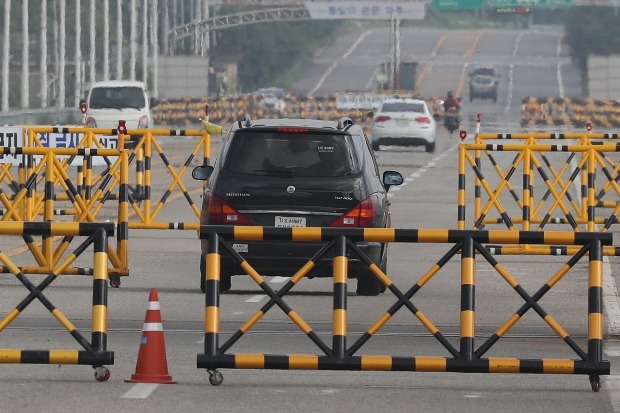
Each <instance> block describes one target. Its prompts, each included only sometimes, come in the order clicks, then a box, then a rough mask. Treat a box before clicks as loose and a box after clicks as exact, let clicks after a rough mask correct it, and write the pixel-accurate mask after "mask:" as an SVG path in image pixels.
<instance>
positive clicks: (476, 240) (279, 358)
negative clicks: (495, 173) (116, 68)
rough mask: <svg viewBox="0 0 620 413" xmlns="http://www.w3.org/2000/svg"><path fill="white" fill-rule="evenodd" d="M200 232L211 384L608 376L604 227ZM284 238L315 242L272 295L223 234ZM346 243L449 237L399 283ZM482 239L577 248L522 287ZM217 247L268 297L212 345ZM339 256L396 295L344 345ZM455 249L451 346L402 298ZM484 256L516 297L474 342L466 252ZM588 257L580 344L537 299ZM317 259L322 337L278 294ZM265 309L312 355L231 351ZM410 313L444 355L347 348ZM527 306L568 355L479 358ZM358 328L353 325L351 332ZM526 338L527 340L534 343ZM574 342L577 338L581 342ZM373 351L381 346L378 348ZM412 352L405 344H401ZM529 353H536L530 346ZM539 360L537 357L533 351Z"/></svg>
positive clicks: (472, 259)
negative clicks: (277, 377)
mask: <svg viewBox="0 0 620 413" xmlns="http://www.w3.org/2000/svg"><path fill="white" fill-rule="evenodd" d="M200 238H201V239H207V240H208V254H207V275H206V277H207V278H206V291H205V304H206V306H205V344H204V353H203V354H198V356H197V367H198V368H204V369H207V370H208V372H209V376H210V377H209V381H210V382H211V384H214V385H218V384H220V383H221V382H222V380H223V376H222V373H221V372H219V370H218V368H232V369H281V370H297V369H299V370H372V371H430V372H463V373H534V374H584V375H588V376H589V379H590V383H591V385H592V389H593V390H594V391H598V390H599V389H600V375H608V374H610V363H609V361H605V360H603V359H602V356H603V352H602V346H603V266H602V258H603V254H602V248H603V246H604V245H610V244H611V243H612V240H613V239H612V234H610V233H597V232H570V231H511V230H501V231H487V230H448V229H445V230H441V229H352V228H351V229H349V228H345V229H343V228H275V227H242V226H237V227H235V226H216V225H213V226H211V225H204V226H201V227H200ZM249 240H252V241H254V242H256V241H259V242H260V241H269V240H279V241H290V242H298V241H302V242H303V241H305V242H317V253H316V254H315V255H314V256H313V257H312V258H311V259H310V260H308V262H307V263H306V264H305V265H303V266H302V267H301V268H300V269H299V270H298V271H297V272H296V273H295V274H294V275H293V276H292V277H291V278H290V279H289V280H288V281H287V282H286V283H285V284H284V285H283V286H282V288H281V289H279V290H278V291H277V292H276V291H274V290H273V289H272V288H271V287H270V286H269V284H268V283H267V282H266V281H265V279H264V278H263V276H261V274H259V273H258V272H257V271H256V270H254V268H253V267H252V265H251V263H250V262H248V261H247V260H245V259H244V258H243V257H242V256H241V255H240V254H239V253H237V252H236V251H235V250H234V248H233V246H232V245H231V243H232V242H233V241H235V242H238V241H249ZM356 242H391V243H414V244H419V243H432V244H437V243H439V244H454V245H452V246H451V247H449V250H448V251H447V252H446V253H445V254H444V255H443V256H441V257H440V258H439V260H438V261H437V262H436V264H434V265H432V266H431V268H429V269H428V270H427V271H426V272H425V273H424V274H423V275H422V276H421V277H420V278H419V279H418V280H417V281H416V282H415V283H413V284H412V285H406V286H404V287H405V288H399V287H398V286H397V285H395V284H394V282H392V280H391V279H390V277H389V276H388V275H387V274H385V273H384V272H383V271H382V270H381V269H380V268H379V267H378V266H377V265H376V264H375V263H373V262H372V261H371V260H370V259H369V258H368V257H367V256H366V255H364V253H363V252H362V251H361V250H360V249H359V248H358V247H357V246H356ZM486 243H499V244H533V245H537V244H538V245H553V244H562V245H575V246H578V248H579V250H578V252H577V253H576V254H575V255H574V256H572V257H571V258H570V259H569V260H568V262H566V263H565V264H563V265H562V266H561V268H560V269H559V270H558V271H557V272H556V273H555V274H552V275H551V277H550V278H549V279H548V280H547V281H546V282H543V283H542V285H541V286H540V287H539V288H538V290H537V291H536V292H535V293H533V294H530V293H528V292H527V291H526V290H525V288H524V287H522V286H521V285H520V283H519V281H518V280H517V278H516V277H515V276H514V275H512V274H511V272H510V271H508V269H507V268H506V267H504V266H503V265H502V264H501V263H499V262H498V261H497V260H496V259H495V258H494V257H493V256H492V255H491V254H490V253H489V252H488V251H487V249H486V248H485V247H484V245H483V244H486ZM220 248H222V249H223V250H225V251H226V253H227V254H230V255H231V256H232V257H233V258H234V259H235V260H236V261H237V262H238V263H239V264H240V267H241V269H242V270H243V271H245V273H247V274H248V275H249V277H250V278H251V279H252V280H253V281H254V282H255V283H256V284H257V285H258V286H259V287H260V288H261V289H262V290H263V291H264V293H265V294H267V296H268V298H269V301H268V302H267V303H266V304H264V305H263V306H262V307H261V308H260V309H259V310H258V311H256V312H255V313H254V314H253V315H252V316H251V317H250V318H249V319H248V320H247V321H246V322H245V323H243V325H241V327H240V328H239V329H238V330H237V331H235V332H233V333H232V334H231V335H230V337H229V338H228V339H227V340H226V341H225V342H224V343H223V344H222V345H220V344H219V343H220V334H221V332H220V321H221V320H220V314H221V311H220V293H219V282H220V260H221V256H220ZM348 254H352V255H354V256H356V257H358V258H359V259H360V260H361V261H363V262H364V263H366V265H368V267H369V268H370V269H371V271H372V273H373V274H374V276H375V277H377V279H379V280H380V281H381V283H382V284H383V285H385V286H386V287H387V290H389V291H390V292H391V293H392V294H393V295H394V296H395V297H396V301H395V302H394V303H393V304H392V305H391V306H390V307H389V309H388V310H387V311H386V312H385V313H383V314H380V315H379V317H378V318H377V319H376V321H375V322H374V323H372V325H370V327H368V329H367V330H366V331H364V332H361V334H358V335H357V337H358V338H356V339H355V340H354V341H353V343H352V344H351V345H348V340H349V339H351V338H352V337H351V335H350V334H349V331H348V323H347V319H348V316H347V284H348V279H349V277H348V274H347V271H348V259H349V258H348ZM459 254H460V273H461V278H460V289H459V291H460V303H461V305H460V317H459V318H460V320H459V339H458V346H455V345H453V344H452V343H451V342H450V340H448V338H447V335H446V334H444V333H443V332H442V331H441V330H440V328H439V327H438V326H437V325H436V324H435V323H433V321H432V320H431V319H430V317H428V316H427V315H425V314H424V313H423V312H422V311H421V310H420V309H419V308H418V307H417V306H416V305H415V304H414V301H413V300H412V299H413V298H414V296H415V295H416V294H417V293H418V292H419V291H420V290H421V289H422V288H423V287H424V286H425V285H426V284H427V283H428V282H429V281H430V280H431V279H432V278H433V277H434V276H436V275H437V274H438V273H439V272H440V271H441V270H442V268H443V267H444V266H445V265H446V264H447V263H448V262H449V261H450V260H451V259H453V258H454V257H458V255H459ZM477 254H478V255H480V256H482V257H483V258H484V260H485V261H486V262H488V263H489V264H490V265H491V266H492V267H493V269H494V270H495V272H496V273H497V274H498V275H499V276H500V277H501V279H503V280H504V281H505V282H506V283H507V284H508V285H509V287H510V288H511V289H512V290H513V291H514V292H515V293H516V294H517V295H518V296H519V297H520V298H521V299H522V300H523V301H524V303H523V304H522V305H521V306H520V307H519V308H518V309H517V310H516V311H515V312H514V313H513V314H512V315H510V316H509V317H508V319H507V320H506V321H505V322H504V323H503V324H502V325H500V326H499V327H498V328H497V329H496V330H495V332H494V333H493V334H492V335H490V336H489V337H488V338H486V339H484V340H483V342H482V344H480V345H478V346H477V345H476V344H477V343H476V341H475V340H476V312H475V308H476V291H477V290H476V255H477ZM586 255H588V257H589V269H588V277H587V278H588V281H587V297H588V298H587V300H588V303H587V312H588V314H587V320H584V323H587V331H585V332H581V333H582V334H583V335H585V336H586V337H587V348H582V347H581V346H580V343H578V342H577V341H576V340H575V339H573V337H572V336H571V335H569V333H568V332H567V331H566V330H565V329H564V328H562V326H561V325H560V324H559V322H558V321H557V320H556V319H554V318H553V317H552V316H551V314H549V313H547V312H546V311H545V309H544V308H543V306H542V303H541V299H542V298H543V297H544V296H545V294H546V293H547V292H548V291H549V290H550V289H551V288H552V287H553V286H554V285H556V284H557V283H558V282H559V281H560V280H561V279H562V278H563V277H565V276H566V274H567V273H569V271H570V270H571V269H572V268H573V267H574V266H575V264H577V263H578V262H579V261H580V260H581V258H583V257H584V256H586ZM322 258H328V259H329V258H332V262H333V272H332V275H333V309H332V337H331V338H332V344H331V346H330V345H329V343H328V342H326V341H324V340H323V339H322V338H321V337H320V335H319V334H317V333H316V332H315V330H314V329H313V327H312V326H311V325H310V324H309V323H307V322H306V321H305V320H303V318H302V317H301V316H300V315H299V314H298V313H297V312H296V311H295V310H294V309H293V308H292V307H291V306H290V305H289V304H288V303H287V302H286V301H285V295H286V294H288V293H289V292H290V291H291V289H293V287H294V286H295V285H296V284H297V283H298V282H299V281H300V280H301V279H303V278H304V277H306V275H307V274H308V273H309V272H310V270H312V268H314V266H315V264H316V263H317V262H318V261H319V260H321V259H322ZM274 306H277V307H279V308H280V309H281V310H282V311H283V312H284V313H285V314H286V316H288V318H289V319H290V321H292V322H293V323H294V325H295V326H297V328H299V330H301V331H302V332H303V333H304V334H305V335H306V336H307V338H308V339H309V340H310V341H311V342H312V343H314V344H315V345H316V346H317V347H318V349H319V350H320V354H256V353H252V354H247V353H243V354H232V353H230V352H229V350H231V348H232V347H233V345H234V344H235V343H236V342H237V341H239V339H240V338H241V337H243V336H244V335H245V334H246V333H248V332H249V331H250V329H252V328H253V327H254V326H255V325H256V324H257V323H258V322H259V321H260V320H261V319H262V318H263V316H264V315H265V314H266V313H267V312H268V311H269V310H271V309H272V308H273V307H274ZM404 308H406V309H407V310H408V311H410V312H411V313H412V314H413V315H414V316H415V318H416V319H417V321H418V322H419V323H421V325H422V326H423V330H425V332H426V335H427V336H428V337H429V338H435V339H436V341H437V342H438V343H439V344H440V346H441V348H442V351H447V352H448V353H449V354H450V355H451V357H445V356H441V355H438V356H428V355H411V354H410V353H408V354H406V355H390V354H388V355H359V356H358V355H356V353H357V352H358V351H359V350H360V348H361V347H362V346H364V345H365V344H366V343H367V342H368V341H369V340H370V339H371V338H372V337H373V336H375V335H377V333H379V331H380V330H381V329H382V328H384V327H385V326H386V324H387V323H388V321H389V320H390V319H391V318H392V317H393V316H394V315H395V314H396V313H397V312H398V311H400V310H401V309H404ZM528 312H533V313H536V314H537V315H539V316H540V318H541V319H542V320H543V321H544V323H545V324H546V325H547V326H548V327H550V328H551V330H552V331H553V333H554V335H556V336H557V337H559V338H560V339H561V340H562V341H563V342H564V343H565V344H566V345H567V346H568V347H569V349H570V350H571V351H572V352H574V353H575V354H576V355H577V357H576V358H575V359H570V358H564V359H562V358H548V359H546V358H518V357H487V358H485V357H484V355H485V354H486V353H487V352H488V351H489V350H490V349H491V348H492V347H493V345H494V344H496V343H497V342H498V341H499V340H501V339H502V338H503V337H505V336H506V334H507V333H508V332H509V331H510V329H511V328H512V327H514V325H515V324H516V323H517V322H518V321H519V320H520V319H521V318H522V317H523V316H524V315H525V314H526V313H528ZM358 333H359V332H358ZM534 345H535V342H533V343H532V346H530V347H532V348H533V347H534ZM582 345H583V344H582ZM382 348H383V347H382ZM411 351H415V347H414V348H412V349H411ZM534 354H536V355H538V354H539V353H534ZM538 357H540V356H538Z"/></svg>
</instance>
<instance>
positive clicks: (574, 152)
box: [457, 133, 620, 255]
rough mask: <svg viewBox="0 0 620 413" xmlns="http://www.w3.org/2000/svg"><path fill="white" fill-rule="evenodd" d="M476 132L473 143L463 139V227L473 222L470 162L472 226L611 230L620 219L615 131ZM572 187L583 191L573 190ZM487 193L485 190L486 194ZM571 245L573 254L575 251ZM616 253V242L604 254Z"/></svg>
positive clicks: (619, 148) (522, 249) (519, 249)
mask: <svg viewBox="0 0 620 413" xmlns="http://www.w3.org/2000/svg"><path fill="white" fill-rule="evenodd" d="M475 139H476V142H475V143H462V144H460V145H459V179H458V211H457V215H458V217H457V221H458V228H459V229H465V228H466V225H467V218H468V216H467V214H466V205H467V194H468V189H467V172H468V168H467V167H468V166H469V167H470V168H471V171H473V174H474V177H475V179H474V200H473V221H474V222H473V224H470V225H472V227H473V228H474V229H483V228H485V227H486V226H487V225H490V224H501V225H503V226H505V227H506V228H508V229H510V230H515V231H516V230H526V231H528V230H530V229H537V230H539V231H543V230H545V229H547V228H548V227H549V226H551V225H555V226H556V227H557V226H560V225H564V227H568V228H570V229H571V230H573V231H583V230H586V231H595V230H601V231H603V232H606V231H608V230H610V228H611V227H612V226H613V225H614V224H617V223H618V215H619V214H620V203H618V199H620V186H619V185H618V183H617V181H618V176H619V170H620V164H618V163H617V162H614V161H613V160H612V159H611V157H610V156H609V154H610V153H617V152H620V145H619V144H618V143H616V142H614V140H617V135H616V134H595V133H539V134H527V133H518V134H510V133H506V134H478V135H476V138H475ZM502 140H503V142H501V143H499V142H497V141H502ZM550 140H560V141H562V140H566V141H567V142H566V144H555V143H554V144H551V143H548V142H550ZM493 141H496V142H493ZM507 141H510V142H507ZM570 141H573V143H571V142H570ZM513 142H514V143H513ZM575 142H576V143H575ZM502 153H503V154H506V155H510V156H511V157H512V162H510V163H509V165H508V164H506V163H504V164H502V162H501V161H499V160H498V156H499V155H500V154H502ZM551 153H556V154H566V155H565V159H563V160H562V162H561V163H560V164H558V163H557V162H556V163H555V165H554V163H553V162H551V160H550V159H549V155H550V154H551ZM483 154H484V155H485V156H486V157H487V158H488V160H489V161H490V162H491V166H492V169H491V172H492V173H491V174H489V173H486V174H485V171H484V170H483V169H484V168H483V163H482V159H483V156H482V155H483ZM597 172H598V174H597ZM539 178H540V179H539ZM511 179H513V181H512V182H511ZM515 180H519V182H518V183H517V185H520V186H521V187H522V188H521V189H522V190H521V192H519V191H517V190H516V188H515V186H514V184H513V182H514V181H515ZM573 188H574V189H575V190H576V192H577V194H578V195H577V196H574V195H571V190H572V189H573ZM483 194H484V195H486V196H487V199H486V201H485V200H483ZM603 207H606V208H611V207H613V210H612V211H611V212H609V210H607V211H605V210H604V209H603ZM494 212H497V214H498V216H497V217H495V216H493V213H494ZM597 226H602V228H600V229H599V228H598V227H597ZM569 249H572V251H570V252H568V253H572V252H574V250H575V248H569ZM494 253H496V254H497V253H508V254H514V253H528V254H541V255H551V254H557V253H561V254H566V253H567V252H566V251H565V250H564V249H563V250H549V248H547V247H544V246H539V247H536V248H534V247H530V246H527V245H524V246H516V247H515V246H503V247H502V248H501V249H500V248H494ZM618 253H619V251H618V249H617V248H615V247H606V248H605V249H604V254H605V255H617V254H618Z"/></svg>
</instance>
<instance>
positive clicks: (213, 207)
mask: <svg viewBox="0 0 620 413" xmlns="http://www.w3.org/2000/svg"><path fill="white" fill-rule="evenodd" d="M205 203H206V205H208V212H207V213H208V217H207V223H209V224H222V225H253V224H252V222H251V221H250V220H249V219H248V218H247V217H245V216H243V215H242V214H240V213H239V211H237V210H236V209H235V208H233V207H232V206H231V205H230V204H229V203H227V202H226V201H224V200H222V198H220V197H218V196H217V195H213V194H212V193H211V194H206V195H205Z"/></svg>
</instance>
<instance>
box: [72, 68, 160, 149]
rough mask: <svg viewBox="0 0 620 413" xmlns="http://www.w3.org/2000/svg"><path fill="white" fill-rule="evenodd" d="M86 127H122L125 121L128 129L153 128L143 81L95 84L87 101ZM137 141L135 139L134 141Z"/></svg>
mask: <svg viewBox="0 0 620 413" xmlns="http://www.w3.org/2000/svg"><path fill="white" fill-rule="evenodd" d="M83 103H86V126H88V127H91V128H111V129H116V128H117V127H118V121H119V120H124V121H125V125H126V126H127V129H151V128H152V127H153V114H152V113H151V106H152V105H153V104H154V99H149V97H148V94H147V92H146V87H145V86H144V83H143V82H139V81H129V80H110V81H105V82H96V83H94V84H93V85H92V86H91V88H90V91H89V92H88V97H87V99H86V102H83ZM132 140H133V139H132Z"/></svg>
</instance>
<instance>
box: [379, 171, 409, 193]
mask: <svg viewBox="0 0 620 413" xmlns="http://www.w3.org/2000/svg"><path fill="white" fill-rule="evenodd" d="M403 182H404V179H403V176H402V175H401V174H400V172H396V171H385V172H383V185H384V186H385V190H386V191H387V190H388V189H390V187H391V186H392V185H401V184H402V183H403Z"/></svg>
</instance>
